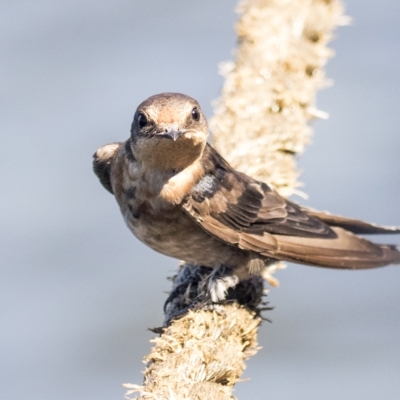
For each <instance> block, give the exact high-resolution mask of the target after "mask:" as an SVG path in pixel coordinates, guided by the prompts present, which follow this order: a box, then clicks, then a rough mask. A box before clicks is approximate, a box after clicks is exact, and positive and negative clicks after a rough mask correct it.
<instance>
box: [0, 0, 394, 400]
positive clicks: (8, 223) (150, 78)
mask: <svg viewBox="0 0 400 400" xmlns="http://www.w3.org/2000/svg"><path fill="white" fill-rule="evenodd" d="M234 3H235V2H234V1H232V0H231V1H229V0H219V1H214V0H213V1H211V0H203V1H202V2H194V1H185V2H184V1H177V0H163V1H161V0H146V1H144V0H142V1H138V0H137V1H132V0H129V1H128V0H123V1H122V0H117V1H115V0H114V1H111V0H108V1H106V0H96V1H95V0H79V1H78V0H70V1H53V0H35V1H31V0H29V1H28V0H13V1H11V0H3V1H1V3H0V19H1V24H0V30H1V32H0V46H1V48H0V54H1V61H0V79H1V91H0V115H1V124H0V129H1V135H0V151H1V157H0V187H1V197H0V218H1V223H0V235H1V242H0V243H1V258H0V262H1V280H0V296H1V297H0V310H1V329H0V398H1V399H4V400H6V399H7V400H9V399H17V398H21V397H29V398H30V399H41V400H45V399H58V400H64V399H75V400H80V399H82V400H86V399H95V398H96V399H118V398H120V399H122V398H123V393H124V389H123V388H122V387H121V383H123V382H133V383H140V382H141V374H140V371H141V370H143V368H144V366H143V364H142V363H141V358H142V356H144V355H145V354H146V353H147V352H148V349H149V343H148V340H149V339H150V338H151V337H153V334H151V333H150V332H148V331H147V328H148V327H154V326H158V325H160V323H161V321H162V311H161V310H162V304H163V301H164V300H165V298H166V294H165V293H164V292H165V291H167V290H168V288H169V283H168V281H166V277H167V276H168V275H171V274H172V273H173V271H174V269H175V268H176V265H177V262H176V261H175V260H173V259H168V258H166V257H163V256H161V255H158V254H156V253H154V252H152V251H151V250H149V249H147V248H146V247H145V246H143V245H141V244H140V243H139V242H138V241H137V240H135V239H134V238H133V236H132V235H131V234H130V233H129V231H128V229H127V228H126V227H125V226H124V224H123V221H122V218H121V217H120V215H119V211H118V208H117V205H116V203H115V201H114V199H113V198H112V196H111V195H109V194H108V193H107V192H106V191H105V190H104V189H103V188H102V187H101V186H100V184H99V183H98V182H97V179H96V178H95V176H94V175H93V173H92V171H91V156H92V154H93V152H94V151H95V150H96V149H97V148H98V147H99V146H101V145H103V144H105V143H107V142H111V141H118V140H125V139H126V138H127V137H128V135H129V127H130V123H131V118H132V115H133V112H134V110H135V108H136V106H137V104H138V103H139V102H140V101H142V100H143V99H145V98H146V97H148V96H149V95H152V94H155V93H158V92H162V91H180V92H184V93H187V94H189V95H191V96H193V97H195V98H197V99H198V100H199V101H200V102H201V104H202V106H203V109H204V110H205V111H206V113H207V115H209V116H210V115H211V113H212V108H211V106H210V104H211V101H212V99H215V98H216V97H218V95H219V91H220V88H221V85H222V78H221V77H219V76H218V74H217V63H218V62H220V61H223V60H227V59H229V58H231V55H230V54H231V53H230V51H231V49H232V48H233V46H234V42H235V36H234V31H233V24H234V22H235V20H236V15H235V14H234V12H233V8H234V7H233V6H234ZM347 10H348V14H349V15H351V16H352V17H353V18H354V24H353V26H352V27H350V28H349V27H346V28H341V29H340V30H338V31H337V39H336V40H335V41H334V42H333V43H332V47H333V48H334V49H335V50H336V51H337V56H336V57H335V58H334V59H333V60H331V61H330V63H329V66H328V75H329V76H330V77H331V78H333V79H334V80H335V86H334V87H333V88H330V89H328V90H325V91H322V92H321V93H320V94H319V97H318V105H319V108H320V109H323V110H325V111H328V112H329V113H330V115H331V118H330V120H329V121H321V122H317V123H316V124H315V131H316V134H315V137H314V140H313V141H314V143H313V145H312V146H309V148H308V149H307V152H306V153H305V155H304V156H303V157H302V159H301V161H300V166H301V168H303V169H304V173H303V175H302V177H301V180H302V181H303V182H305V183H306V187H305V190H306V191H307V193H308V194H309V195H310V200H309V201H308V202H307V204H309V205H311V206H313V207H315V208H320V209H327V210H330V211H332V212H336V213H340V214H342V215H349V216H354V217H359V218H364V219H366V220H369V221H374V222H379V223H383V224H398V225H400V211H399V198H400V161H399V158H400V138H399V126H400V112H399V105H400V23H399V22H400V2H399V1H398V0H381V1H380V2H376V1H370V0H369V1H366V0H349V1H348V2H347ZM295 200H298V199H295ZM385 239H386V240H387V241H389V242H393V241H397V242H400V239H399V238H395V237H388V238H385ZM278 278H279V279H280V281H281V287H280V288H279V289H276V290H275V289H273V290H272V291H271V293H270V296H269V301H270V304H271V305H272V306H274V307H275V309H274V311H272V312H270V313H269V315H268V316H269V317H270V318H271V319H272V320H273V323H272V324H269V323H264V325H263V326H262V328H261V330H260V344H261V345H262V346H263V349H262V350H261V351H260V353H259V354H258V355H257V356H256V357H254V358H253V359H252V360H251V361H250V362H249V363H248V369H247V370H246V372H245V376H246V377H250V378H251V380H250V382H246V383H242V384H239V385H238V386H237V389H236V392H235V393H236V395H237V396H238V397H239V398H240V399H246V398H247V399H250V398H252V399H260V400H261V399H266V398H268V399H296V400H301V399H307V400H310V399H326V400H331V399H332V400H333V399H341V400H344V399H349V400H350V399H352V400H354V399H364V400H366V399H371V400H372V399H378V398H380V399H386V400H389V399H393V400H395V399H398V398H399V396H400V395H399V393H400V293H399V283H400V268H398V267H397V268H396V267H389V268H384V269H378V270H373V271H361V272H341V271H330V270H323V269H317V268H311V267H306V266H298V265H290V267H289V269H288V270H286V271H282V272H280V273H279V275H278Z"/></svg>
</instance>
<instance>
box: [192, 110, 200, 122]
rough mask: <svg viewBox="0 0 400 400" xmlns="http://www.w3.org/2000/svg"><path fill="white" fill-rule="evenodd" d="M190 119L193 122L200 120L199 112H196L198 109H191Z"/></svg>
mask: <svg viewBox="0 0 400 400" xmlns="http://www.w3.org/2000/svg"><path fill="white" fill-rule="evenodd" d="M192 118H193V119H194V120H195V121H198V120H199V119H200V111H199V110H198V108H196V107H195V108H193V110H192Z"/></svg>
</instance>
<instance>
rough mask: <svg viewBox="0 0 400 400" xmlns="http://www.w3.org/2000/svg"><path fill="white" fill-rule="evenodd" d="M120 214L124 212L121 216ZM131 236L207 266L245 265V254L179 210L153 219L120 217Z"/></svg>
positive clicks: (185, 259) (166, 252)
mask: <svg viewBox="0 0 400 400" xmlns="http://www.w3.org/2000/svg"><path fill="white" fill-rule="evenodd" d="M123 214H124V213H123ZM124 216H125V221H126V223H127V225H128V227H129V229H130V230H131V231H132V233H133V234H134V235H135V236H136V237H137V238H138V239H139V240H140V241H141V242H143V243H144V244H146V245H147V246H149V247H150V248H152V249H153V250H155V251H157V252H159V253H162V254H165V255H167V256H169V257H174V258H177V259H179V260H184V261H187V262H190V263H196V264H200V265H204V266H207V267H217V266H219V265H221V264H224V265H227V266H229V267H232V268H237V267H238V266H242V265H243V264H247V262H248V260H249V256H250V255H249V253H248V252H247V251H243V250H240V249H238V248H236V247H234V246H230V245H227V244H225V243H223V242H222V241H220V240H218V239H215V238H214V237H212V236H211V235H209V234H208V233H207V232H205V231H204V230H203V229H202V228H201V227H200V226H198V225H197V224H196V222H195V221H193V220H192V219H191V218H190V217H189V216H187V215H186V214H185V213H184V212H183V211H180V210H176V209H174V210H171V211H165V212H163V213H162V214H161V216H160V215H157V217H154V216H152V215H151V214H147V213H143V214H141V215H140V216H139V217H138V218H133V217H132V214H131V213H129V212H128V213H127V214H125V215H124Z"/></svg>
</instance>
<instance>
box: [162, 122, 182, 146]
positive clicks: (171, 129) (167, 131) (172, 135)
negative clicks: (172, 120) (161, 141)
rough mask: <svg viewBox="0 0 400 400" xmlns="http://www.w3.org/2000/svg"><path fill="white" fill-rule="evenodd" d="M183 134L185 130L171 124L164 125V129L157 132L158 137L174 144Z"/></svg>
mask: <svg viewBox="0 0 400 400" xmlns="http://www.w3.org/2000/svg"><path fill="white" fill-rule="evenodd" d="M185 132H186V131H185V130H182V129H179V125H178V124H171V125H164V127H163V128H162V129H160V131H159V132H158V135H159V136H161V137H163V138H167V139H172V140H173V141H174V142H175V141H176V140H177V139H178V138H179V137H181V136H182V135H183V134H184V133H185Z"/></svg>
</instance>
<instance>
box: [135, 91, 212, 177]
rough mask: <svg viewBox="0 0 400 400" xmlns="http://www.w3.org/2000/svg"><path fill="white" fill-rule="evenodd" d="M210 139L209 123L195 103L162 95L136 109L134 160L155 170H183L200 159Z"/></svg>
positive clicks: (149, 99) (187, 98) (175, 94)
mask: <svg viewBox="0 0 400 400" xmlns="http://www.w3.org/2000/svg"><path fill="white" fill-rule="evenodd" d="M207 136H208V127H207V120H206V118H205V116H204V114H203V112H202V111H201V109H200V106H199V103H198V102H197V101H196V100H194V99H192V98H191V97H189V96H186V95H184V94H180V93H162V94H157V95H155V96H152V97H149V98H148V99H147V100H145V101H144V102H143V103H141V104H140V105H139V107H138V108H137V110H136V113H135V116H134V119H133V123H132V128H131V146H132V151H133V153H134V155H135V157H136V158H137V159H138V160H139V161H141V162H143V163H146V164H149V165H151V167H153V168H154V167H156V168H157V167H159V168H163V169H165V168H170V169H183V168H185V167H187V166H188V165H190V164H191V163H193V162H194V161H195V160H197V159H198V158H199V157H200V156H201V154H202V152H203V150H204V147H205V145H206V141H207Z"/></svg>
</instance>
